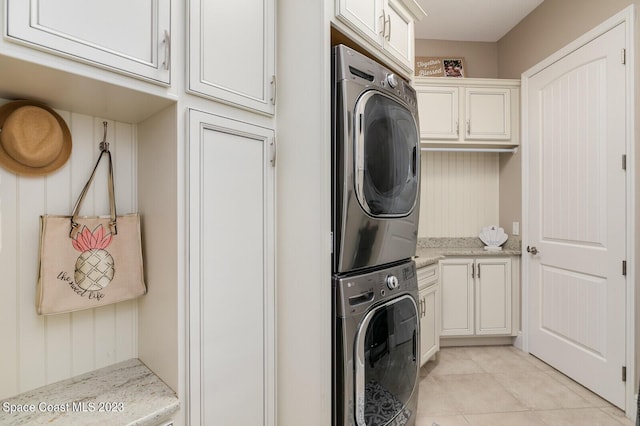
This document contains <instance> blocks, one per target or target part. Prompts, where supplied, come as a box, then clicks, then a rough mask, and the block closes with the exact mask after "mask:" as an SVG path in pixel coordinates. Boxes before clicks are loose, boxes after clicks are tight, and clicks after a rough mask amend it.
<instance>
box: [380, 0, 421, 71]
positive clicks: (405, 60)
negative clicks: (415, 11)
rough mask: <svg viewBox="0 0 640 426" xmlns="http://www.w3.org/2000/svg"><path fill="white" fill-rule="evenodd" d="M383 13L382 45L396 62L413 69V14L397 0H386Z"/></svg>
mask: <svg viewBox="0 0 640 426" xmlns="http://www.w3.org/2000/svg"><path fill="white" fill-rule="evenodd" d="M383 13H384V14H385V15H386V16H385V21H386V23H385V25H386V27H385V28H384V32H383V40H382V45H383V48H384V50H385V51H386V52H388V53H389V54H390V55H391V56H393V57H394V58H395V59H396V60H397V61H398V62H400V63H402V64H403V65H405V66H406V67H408V68H410V69H412V70H413V68H414V57H415V54H414V46H415V41H414V31H413V16H411V14H410V13H409V12H408V11H407V10H406V9H405V8H404V7H403V6H402V4H401V3H400V2H399V1H398V0H387V2H386V5H385V7H384V10H383Z"/></svg>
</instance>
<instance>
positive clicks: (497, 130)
mask: <svg viewBox="0 0 640 426" xmlns="http://www.w3.org/2000/svg"><path fill="white" fill-rule="evenodd" d="M465 96H466V98H465V118H466V123H465V125H466V131H465V139H467V140H474V139H476V140H509V139H511V104H510V96H511V90H510V89H508V88H499V87H473V88H466V89H465Z"/></svg>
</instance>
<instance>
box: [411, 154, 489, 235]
mask: <svg viewBox="0 0 640 426" xmlns="http://www.w3.org/2000/svg"><path fill="white" fill-rule="evenodd" d="M498 155H499V154H497V153H480V152H423V153H422V159H421V167H422V171H421V173H422V181H421V184H422V189H421V193H420V197H421V201H420V228H419V231H418V237H419V238H440V237H452V238H456V237H475V236H477V235H478V234H479V233H480V230H481V229H482V228H483V227H485V226H487V225H492V224H496V225H497V224H498V219H499V200H500V199H499V184H500V182H499V157H498Z"/></svg>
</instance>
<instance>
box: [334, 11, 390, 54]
mask: <svg viewBox="0 0 640 426" xmlns="http://www.w3.org/2000/svg"><path fill="white" fill-rule="evenodd" d="M382 1H383V0H336V17H337V18H338V19H339V20H340V21H342V22H344V23H345V24H347V25H348V26H349V27H350V28H351V29H353V30H354V31H356V32H357V33H359V34H360V35H361V36H363V37H365V38H367V39H368V40H369V41H370V42H372V43H374V44H377V45H381V44H382V41H381V38H382V33H383V31H384V26H385V19H384V18H385V17H384V14H383V13H382Z"/></svg>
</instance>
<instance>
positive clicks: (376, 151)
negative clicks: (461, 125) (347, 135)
mask: <svg viewBox="0 0 640 426" xmlns="http://www.w3.org/2000/svg"><path fill="white" fill-rule="evenodd" d="M354 120H355V121H356V122H355V123H354V127H353V128H354V130H355V132H354V133H355V141H356V144H355V153H354V154H355V155H354V161H355V175H356V195H357V198H358V201H359V202H360V205H361V206H362V208H363V209H364V210H365V211H366V212H367V213H368V214H369V215H371V216H374V217H403V216H407V215H409V214H410V213H411V212H412V211H413V208H414V207H415V205H416V200H417V199H418V188H419V185H418V182H419V179H420V174H419V167H420V158H419V155H420V139H419V138H418V126H417V124H416V120H415V118H414V117H413V115H412V114H411V111H410V110H409V109H408V108H407V107H405V106H404V105H402V104H401V103H400V102H398V101H396V100H395V99H393V98H392V97H390V96H387V95H384V94H383V93H381V92H378V91H376V90H370V91H367V92H365V93H364V94H363V95H362V96H360V98H359V99H358V101H357V103H356V108H355V114H354Z"/></svg>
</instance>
